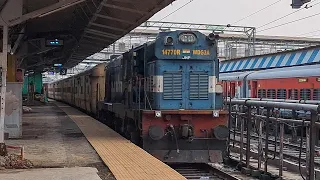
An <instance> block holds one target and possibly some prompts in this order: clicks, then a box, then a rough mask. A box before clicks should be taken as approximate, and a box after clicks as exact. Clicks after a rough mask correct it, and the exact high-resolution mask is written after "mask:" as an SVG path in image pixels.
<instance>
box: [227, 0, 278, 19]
mask: <svg viewBox="0 0 320 180" xmlns="http://www.w3.org/2000/svg"><path fill="white" fill-rule="evenodd" d="M280 1H282V0H278V1H276V2H274V3H272V4H270V5H268V6H266V7H264V8H262V9H260V10H258V11H256V12H254V13H252V14H250V15H248V16H246V17H244V18H242V19H239V20H237V21H236V22H234V23H232V25H234V24H236V23H238V22H240V21H243V20H245V19H247V18H249V17H251V16H253V15H255V14H257V13H259V12H261V11H263V10H265V9H267V8H269V7H271V6H273V5H275V4H277V3H279V2H280Z"/></svg>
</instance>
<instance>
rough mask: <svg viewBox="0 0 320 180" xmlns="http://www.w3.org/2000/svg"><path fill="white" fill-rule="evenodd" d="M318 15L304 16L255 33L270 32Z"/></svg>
mask: <svg viewBox="0 0 320 180" xmlns="http://www.w3.org/2000/svg"><path fill="white" fill-rule="evenodd" d="M318 15H320V13H316V14H313V15H310V16H306V17H303V18H300V19H296V20H293V21H289V22H286V23H283V24H279V25H276V26H272V27H269V28H266V29H262V30H260V31H257V32H263V31H267V30H270V29H274V28H277V27H281V26H284V25H288V24H292V23H295V22H298V21H301V20H305V19H309V18H312V17H315V16H318Z"/></svg>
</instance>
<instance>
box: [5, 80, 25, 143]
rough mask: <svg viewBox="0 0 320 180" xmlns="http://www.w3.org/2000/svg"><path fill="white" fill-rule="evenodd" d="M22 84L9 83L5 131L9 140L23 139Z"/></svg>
mask: <svg viewBox="0 0 320 180" xmlns="http://www.w3.org/2000/svg"><path fill="white" fill-rule="evenodd" d="M22 86H23V83H22V82H8V83H7V95H6V106H5V117H4V131H5V133H9V138H21V137H22Z"/></svg>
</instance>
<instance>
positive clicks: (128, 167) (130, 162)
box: [56, 102, 185, 180]
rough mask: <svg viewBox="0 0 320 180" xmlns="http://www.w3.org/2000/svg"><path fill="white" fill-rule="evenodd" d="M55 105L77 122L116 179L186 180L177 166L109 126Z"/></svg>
mask: <svg viewBox="0 0 320 180" xmlns="http://www.w3.org/2000/svg"><path fill="white" fill-rule="evenodd" d="M56 104H57V105H58V107H59V108H60V109H62V110H63V111H64V112H65V113H66V114H67V115H68V116H69V117H70V118H71V119H72V120H73V121H74V122H75V123H76V124H77V125H78V127H79V128H80V129H81V131H82V132H83V134H84V135H85V137H86V138H87V140H88V141H89V142H90V144H91V145H92V146H93V148H94V149H95V150H96V151H97V153H98V154H99V156H100V158H101V159H102V160H103V162H104V163H105V164H106V165H107V166H108V168H109V169H110V170H111V172H112V173H113V175H114V176H115V177H116V179H118V180H136V179H137V180H138V179H139V180H140V179H141V180H142V179H143V180H180V179H181V180H182V179H184V180H185V178H184V177H183V176H182V175H181V174H179V173H178V172H176V171H175V170H174V169H172V168H170V167H169V166H168V165H166V164H165V163H163V162H161V161H160V160H158V159H156V158H155V157H153V156H152V155H150V154H148V153H147V152H146V151H144V150H143V149H141V148H140V147H138V146H136V145H135V144H133V143H131V142H130V141H129V140H127V139H125V138H123V137H122V136H120V135H119V134H118V133H116V132H115V131H113V130H112V129H110V128H109V127H107V126H106V125H104V124H102V123H100V122H99V121H97V120H95V119H94V118H92V117H90V116H87V115H85V114H84V113H82V112H80V111H78V110H76V109H74V108H72V107H66V105H65V104H62V103H58V102H56Z"/></svg>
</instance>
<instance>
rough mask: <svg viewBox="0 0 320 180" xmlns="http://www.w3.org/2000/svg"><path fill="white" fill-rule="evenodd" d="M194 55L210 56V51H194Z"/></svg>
mask: <svg viewBox="0 0 320 180" xmlns="http://www.w3.org/2000/svg"><path fill="white" fill-rule="evenodd" d="M192 53H193V54H194V55H202V56H209V55H210V51H209V50H193V52H192Z"/></svg>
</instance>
